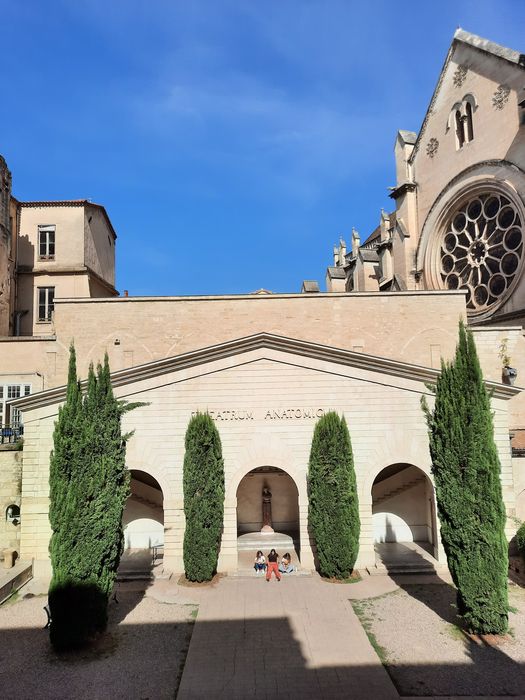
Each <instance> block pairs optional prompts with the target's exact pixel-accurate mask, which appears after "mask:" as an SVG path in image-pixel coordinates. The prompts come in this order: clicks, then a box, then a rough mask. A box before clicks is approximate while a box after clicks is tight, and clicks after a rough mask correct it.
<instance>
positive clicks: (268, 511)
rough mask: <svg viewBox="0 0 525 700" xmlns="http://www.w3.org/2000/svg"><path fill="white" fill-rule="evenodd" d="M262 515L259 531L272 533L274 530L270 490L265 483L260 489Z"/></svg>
mask: <svg viewBox="0 0 525 700" xmlns="http://www.w3.org/2000/svg"><path fill="white" fill-rule="evenodd" d="M262 517H263V526H262V528H261V532H269V533H272V532H273V531H274V530H273V528H272V492H271V491H270V489H269V488H268V486H266V484H265V485H264V487H263V490H262Z"/></svg>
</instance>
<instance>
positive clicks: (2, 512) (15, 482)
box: [0, 446, 24, 552]
mask: <svg viewBox="0 0 525 700" xmlns="http://www.w3.org/2000/svg"><path fill="white" fill-rule="evenodd" d="M23 454H24V453H23V451H22V450H16V449H12V447H11V446H0V551H1V550H2V549H5V548H6V547H12V548H14V549H16V551H17V552H20V525H13V523H11V522H7V520H6V509H7V507H8V506H10V505H12V504H15V505H17V506H20V497H21V485H22V459H23Z"/></svg>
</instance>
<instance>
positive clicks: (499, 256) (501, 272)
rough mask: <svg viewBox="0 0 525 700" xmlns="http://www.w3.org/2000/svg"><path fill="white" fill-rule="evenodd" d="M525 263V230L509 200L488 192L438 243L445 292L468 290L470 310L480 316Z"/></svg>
mask: <svg viewBox="0 0 525 700" xmlns="http://www.w3.org/2000/svg"><path fill="white" fill-rule="evenodd" d="M522 258H523V224H522V219H521V216H520V213H519V211H518V209H517V208H516V206H515V205H514V204H513V202H511V200H510V199H508V198H507V197H505V196H504V195H502V194H499V193H495V192H485V193H483V194H480V195H476V196H473V197H471V198H470V199H468V200H467V201H466V202H464V203H463V204H461V205H460V206H459V207H458V208H456V209H455V211H454V212H453V214H452V215H451V216H450V217H449V219H448V222H447V225H446V227H445V229H444V235H443V237H442V239H441V242H440V275H441V280H442V283H443V286H444V287H445V288H447V289H466V290H467V308H468V309H470V310H471V311H474V312H475V311H482V310H485V309H487V308H488V307H490V306H492V305H493V304H495V303H496V302H497V301H498V300H499V299H500V298H502V297H503V296H504V295H505V294H506V292H507V290H508V289H509V288H510V287H511V285H512V283H513V281H514V279H515V277H516V274H517V272H518V270H519V268H520V267H521V262H522Z"/></svg>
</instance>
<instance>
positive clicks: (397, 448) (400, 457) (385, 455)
mask: <svg viewBox="0 0 525 700" xmlns="http://www.w3.org/2000/svg"><path fill="white" fill-rule="evenodd" d="M406 438H407V436H406V434H404V435H402V436H400V437H398V438H395V437H394V438H391V439H388V438H385V439H382V440H378V442H377V447H376V450H375V452H374V453H372V454H371V455H369V457H368V459H367V460H366V462H367V465H368V468H367V470H366V475H365V478H364V479H363V480H362V482H361V488H360V489H359V503H360V504H368V505H370V506H371V505H372V495H371V494H372V486H373V484H374V481H375V480H376V477H377V476H378V475H379V474H380V472H382V471H383V469H385V468H386V467H388V466H389V465H390V464H412V465H414V466H415V467H417V468H418V469H420V470H421V471H422V472H423V473H424V474H425V475H426V476H427V477H428V478H429V480H430V483H431V484H432V486H433V485H434V482H433V479H432V474H431V460H430V452H429V449H428V442H427V440H426V439H424V440H422V439H421V438H420V437H414V438H412V439H411V440H407V439H406Z"/></svg>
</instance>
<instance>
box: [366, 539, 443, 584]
mask: <svg viewBox="0 0 525 700" xmlns="http://www.w3.org/2000/svg"><path fill="white" fill-rule="evenodd" d="M423 544H424V545H425V546H426V543H423ZM375 550H376V562H375V566H369V567H367V571H368V573H369V574H370V576H378V575H385V574H388V575H389V576H396V575H399V574H428V575H433V574H437V573H440V572H443V571H446V568H444V567H443V566H441V565H440V564H439V562H438V561H437V560H436V559H434V557H433V556H432V555H431V554H429V552H427V551H426V549H424V547H423V546H421V545H420V544H418V543H417V542H385V543H382V544H379V543H377V544H376V545H375Z"/></svg>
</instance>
